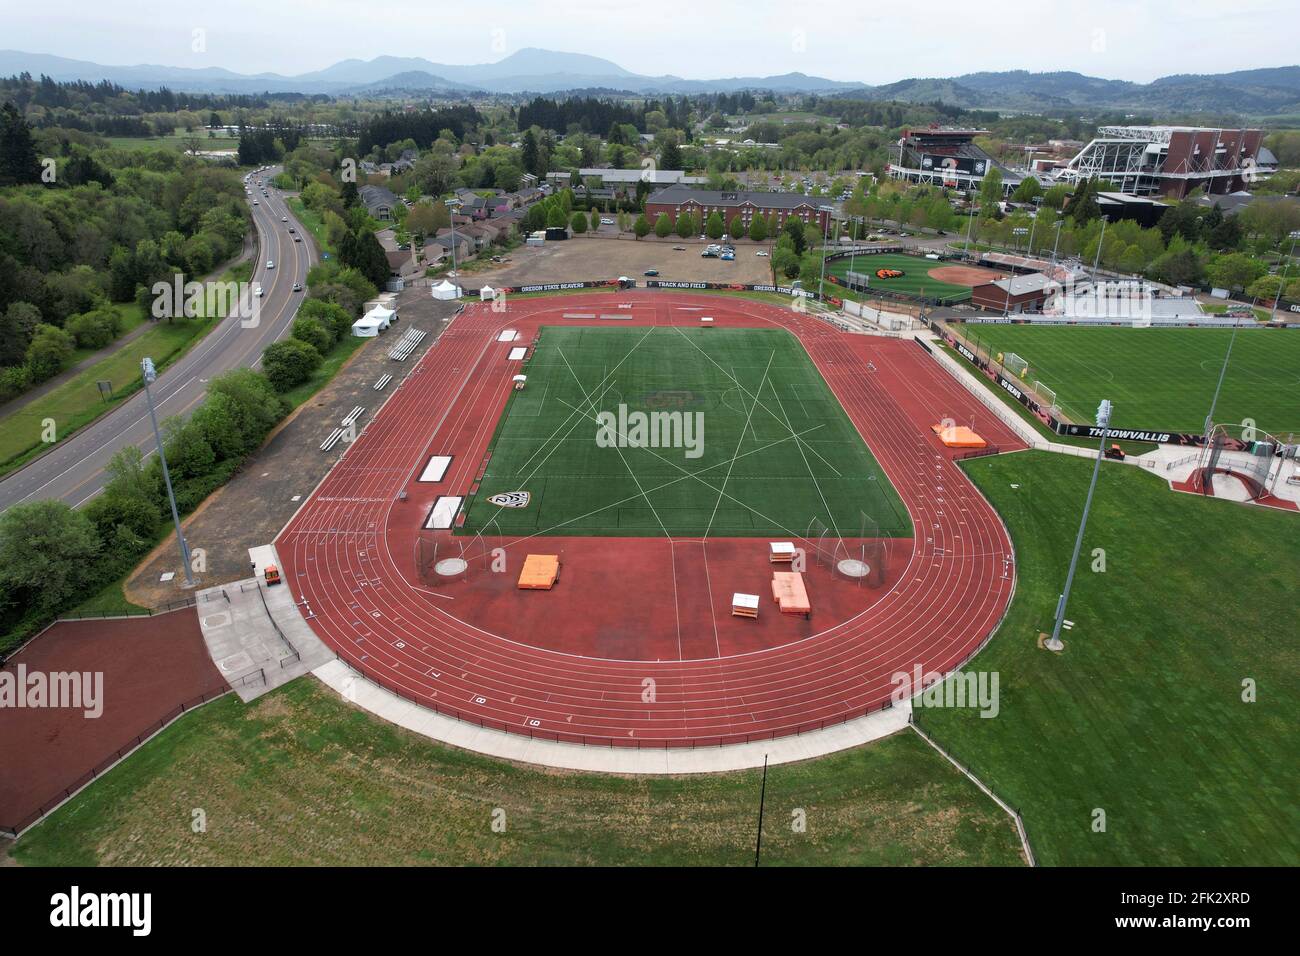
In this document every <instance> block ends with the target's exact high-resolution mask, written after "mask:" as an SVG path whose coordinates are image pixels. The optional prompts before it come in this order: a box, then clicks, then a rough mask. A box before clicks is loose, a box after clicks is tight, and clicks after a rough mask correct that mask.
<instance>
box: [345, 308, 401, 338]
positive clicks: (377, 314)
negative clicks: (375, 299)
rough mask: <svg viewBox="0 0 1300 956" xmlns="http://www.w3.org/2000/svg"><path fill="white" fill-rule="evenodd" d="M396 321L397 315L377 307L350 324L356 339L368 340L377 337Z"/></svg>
mask: <svg viewBox="0 0 1300 956" xmlns="http://www.w3.org/2000/svg"><path fill="white" fill-rule="evenodd" d="M395 321H397V313H396V312H395V311H393V310H392V309H386V308H384V307H383V306H382V305H377V306H375V307H374V308H373V309H371V310H370V311H369V312H367V313H366V314H365V315H363V316H362V317H361V318H359V319H357V320H356V321H355V322H353V323H352V334H353V335H355V336H357V337H358V338H363V339H368V338H372V337H373V336H376V335H378V334H379V333H380V332H382V331H384V329H386V328H388V327H389V326H390V325H392V324H393V323H394V322H395Z"/></svg>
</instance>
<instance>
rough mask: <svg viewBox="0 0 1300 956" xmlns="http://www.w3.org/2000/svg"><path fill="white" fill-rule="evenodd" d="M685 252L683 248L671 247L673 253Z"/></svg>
mask: <svg viewBox="0 0 1300 956" xmlns="http://www.w3.org/2000/svg"><path fill="white" fill-rule="evenodd" d="M685 251H686V247H685V246H673V252H685Z"/></svg>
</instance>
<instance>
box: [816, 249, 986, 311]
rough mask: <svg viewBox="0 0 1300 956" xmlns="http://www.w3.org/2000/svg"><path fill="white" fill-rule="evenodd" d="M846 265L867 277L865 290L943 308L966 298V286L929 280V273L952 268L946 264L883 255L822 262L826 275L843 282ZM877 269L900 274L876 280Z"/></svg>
mask: <svg viewBox="0 0 1300 956" xmlns="http://www.w3.org/2000/svg"><path fill="white" fill-rule="evenodd" d="M850 265H852V266H853V271H854V272H859V273H862V274H863V275H866V276H869V277H870V281H869V282H868V284H867V288H868V290H878V291H881V292H896V293H898V294H900V295H909V296H916V297H917V298H927V299H939V300H940V301H941V302H943V303H946V304H952V303H954V302H965V301H967V300H968V299H969V298H970V287H969V286H964V285H956V284H954V283H952V282H940V281H939V280H938V279H931V278H930V270H931V269H938V268H940V267H941V266H948V265H952V263H950V262H941V261H939V260H937V259H926V258H924V257H923V256H905V255H901V254H896V253H892V252H885V253H879V254H877V255H870V256H853V257H849V256H845V257H844V258H843V259H830V260H828V261H827V262H826V274H827V275H833V276H835V278H837V279H839V280H841V281H843V280H844V278H845V276H846V275H847V274H848V272H849V266H850ZM877 269H896V270H898V271H899V272H902V273H903V274H902V275H901V276H897V277H895V278H892V279H878V278H876V270H877ZM828 291H831V292H832V294H834V292H833V287H829V288H828ZM850 291H852V290H850Z"/></svg>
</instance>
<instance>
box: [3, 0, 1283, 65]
mask: <svg viewBox="0 0 1300 956" xmlns="http://www.w3.org/2000/svg"><path fill="white" fill-rule="evenodd" d="M945 10H952V11H960V12H961V14H962V18H961V20H960V21H959V20H958V19H957V18H956V17H954V16H950V15H948V14H946V13H945ZM0 17H2V18H3V22H4V31H3V37H2V38H0V46H4V47H7V48H9V49H17V50H23V51H25V52H30V53H53V54H57V55H60V56H67V57H73V58H76V59H84V60H93V61H95V62H98V63H107V64H113V65H127V64H136V63H155V64H164V65H168V66H193V67H204V66H220V67H225V68H227V69H231V70H235V71H238V72H241V73H260V72H274V73H283V74H294V73H303V72H307V71H311V70H317V69H321V68H323V67H325V66H328V65H329V64H331V63H334V62H336V61H338V60H341V59H346V58H351V57H356V58H359V59H370V58H372V57H375V56H379V55H382V54H390V55H394V56H423V57H426V58H427V59H429V60H432V61H434V62H436V63H483V62H494V61H496V60H499V59H501V58H502V57H503V56H505V55H507V54H509V53H511V52H513V51H515V50H518V49H520V48H523V47H542V48H545V49H550V50H563V51H567V52H573V53H588V54H593V55H596V56H603V57H605V58H607V59H610V60H613V61H614V62H616V63H618V64H619V65H621V66H623V67H625V68H626V69H629V70H632V71H633V72H636V73H645V74H652V75H658V74H663V73H673V74H676V75H678V76H683V77H687V78H691V79H707V78H713V77H721V76H742V75H751V76H752V75H770V74H778V73H785V72H790V71H801V72H804V73H809V74H815V75H819V76H826V77H830V78H832V79H838V80H860V81H862V82H866V83H887V82H891V81H893V80H898V79H903V78H906V77H911V76H953V75H957V74H960V73H966V72H974V71H979V70H1007V69H1028V70H1033V71H1044V70H1077V71H1079V72H1081V73H1086V74H1089V75H1093V76H1102V77H1106V78H1112V79H1127V80H1138V81H1149V80H1151V79H1154V78H1155V77H1157V76H1162V75H1167V74H1170V73H1187V72H1207V73H1210V72H1212V73H1218V72H1227V71H1230V70H1238V69H1248V68H1252V67H1261V66H1283V65H1289V64H1294V63H1296V62H1297V61H1300V53H1298V52H1297V47H1296V42H1295V38H1296V37H1297V36H1300V3H1297V2H1296V0H1139V2H1132V0H1128V2H1118V0H1015V2H1011V0H974V2H971V3H960V2H952V0H931V2H929V3H899V2H891V3H883V2H880V0H839V2H823V0H816V2H806V0H746V2H740V3H731V2H724V0H715V2H712V3H700V2H698V0H692V2H684V0H653V2H648V0H564V2H556V0H486V2H465V0H455V2H448V0H426V2H416V0H385V2H371V3H358V2H345V0H310V2H305V0H259V2H252V0H217V2H213V0H173V2H157V0H145V2H135V0H127V2H114V3H104V2H103V0H62V2H60V3H58V4H37V3H19V2H18V0H0ZM198 29H201V30H203V31H205V37H206V50H205V51H204V52H202V53H196V52H194V51H193V49H192V46H193V36H194V31H195V30H198Z"/></svg>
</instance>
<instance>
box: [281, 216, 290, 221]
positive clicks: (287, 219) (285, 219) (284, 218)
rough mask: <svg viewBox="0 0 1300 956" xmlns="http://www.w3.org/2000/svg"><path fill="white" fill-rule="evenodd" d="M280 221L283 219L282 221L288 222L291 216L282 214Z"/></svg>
mask: <svg viewBox="0 0 1300 956" xmlns="http://www.w3.org/2000/svg"><path fill="white" fill-rule="evenodd" d="M280 221H281V222H288V221H289V217H288V216H281V217H280Z"/></svg>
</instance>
